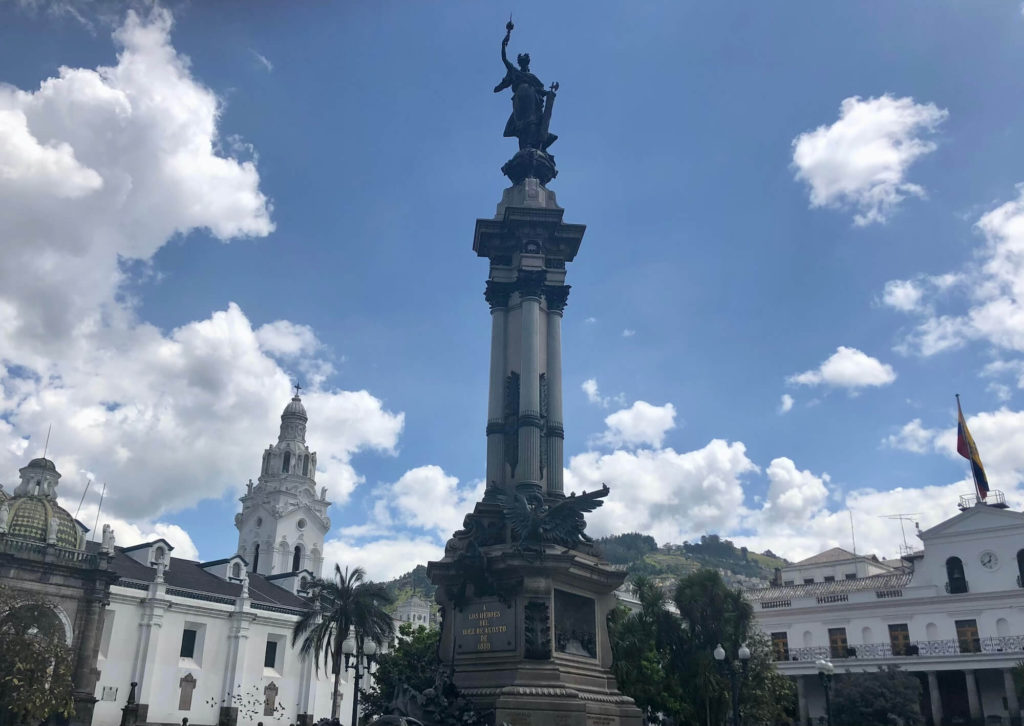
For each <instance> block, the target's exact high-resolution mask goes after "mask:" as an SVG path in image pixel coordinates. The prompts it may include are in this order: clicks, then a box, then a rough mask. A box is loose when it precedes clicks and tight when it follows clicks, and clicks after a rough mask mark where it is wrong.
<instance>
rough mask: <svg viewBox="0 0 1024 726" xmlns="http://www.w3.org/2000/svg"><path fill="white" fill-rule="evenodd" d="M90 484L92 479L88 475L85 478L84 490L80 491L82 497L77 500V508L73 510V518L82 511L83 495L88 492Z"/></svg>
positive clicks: (76, 517)
mask: <svg viewBox="0 0 1024 726" xmlns="http://www.w3.org/2000/svg"><path fill="white" fill-rule="evenodd" d="M90 484H92V479H90V478H89V477H86V478H85V490H84V491H83V492H82V498H81V499H79V500H78V509H76V510H75V519H78V513H79V512H81V511H82V502H84V501H85V495H86V494H88V493H89V485H90Z"/></svg>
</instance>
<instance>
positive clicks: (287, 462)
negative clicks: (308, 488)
mask: <svg viewBox="0 0 1024 726" xmlns="http://www.w3.org/2000/svg"><path fill="white" fill-rule="evenodd" d="M291 465H292V452H290V451H286V452H284V461H283V462H282V463H281V471H282V472H284V473H285V474H287V473H288V470H289V469H290V468H291Z"/></svg>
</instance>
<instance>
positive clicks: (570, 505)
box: [541, 484, 609, 547]
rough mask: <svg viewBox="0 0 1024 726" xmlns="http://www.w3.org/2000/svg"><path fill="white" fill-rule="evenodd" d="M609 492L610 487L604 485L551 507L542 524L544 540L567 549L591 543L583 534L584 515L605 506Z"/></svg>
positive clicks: (574, 495) (585, 524)
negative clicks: (604, 499) (603, 500)
mask: <svg viewBox="0 0 1024 726" xmlns="http://www.w3.org/2000/svg"><path fill="white" fill-rule="evenodd" d="M608 491H609V490H608V485H607V484H604V485H602V486H601V488H600V489H597V490H595V491H592V492H583V493H582V494H580V495H579V496H576V494H571V495H570V496H568V497H566V498H565V499H563V500H562V501H560V502H559V503H558V504H556V505H555V506H553V507H551V509H549V510H548V511H547V513H546V514H545V515H544V518H543V520H542V522H541V532H542V536H543V537H544V539H545V540H547V541H550V542H556V543H558V544H560V545H562V546H565V547H575V546H576V545H578V544H579V543H580V541H582V540H586V541H589V540H590V538H589V537H587V536H586V535H585V534H583V530H584V529H585V528H586V526H587V523H586V520H585V519H584V517H583V513H584V512H593V511H594V510H595V509H597V508H598V507H600V506H601V505H602V504H604V502H602V501H601V500H602V499H603V498H604V497H606V496H608Z"/></svg>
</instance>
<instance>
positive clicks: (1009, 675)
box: [1003, 668, 1021, 724]
mask: <svg viewBox="0 0 1024 726" xmlns="http://www.w3.org/2000/svg"><path fill="white" fill-rule="evenodd" d="M1003 689H1004V690H1005V691H1006V710H1007V711H1009V712H1010V723H1012V724H1016V723H1021V720H1020V719H1021V712H1020V700H1019V699H1018V698H1017V688H1016V687H1015V686H1014V683H1013V671H1012V670H1011V669H1009V668H1003Z"/></svg>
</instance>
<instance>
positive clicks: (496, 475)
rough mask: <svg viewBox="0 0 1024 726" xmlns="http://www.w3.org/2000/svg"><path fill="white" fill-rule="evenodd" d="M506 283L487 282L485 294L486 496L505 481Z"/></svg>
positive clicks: (508, 295) (509, 292)
mask: <svg viewBox="0 0 1024 726" xmlns="http://www.w3.org/2000/svg"><path fill="white" fill-rule="evenodd" d="M511 292H512V291H511V289H510V288H509V286H508V285H507V284H503V283H500V282H495V281H493V280H488V281H487V290H486V292H485V293H484V296H485V297H486V298H487V302H488V303H489V304H490V306H491V371H490V383H489V388H488V391H489V393H488V397H487V483H486V492H487V496H488V497H489V498H491V499H493V498H494V496H495V495H497V494H499V493H501V492H500V489H501V487H502V484H503V483H504V481H505V359H506V357H507V356H508V300H509V297H510V295H511Z"/></svg>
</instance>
